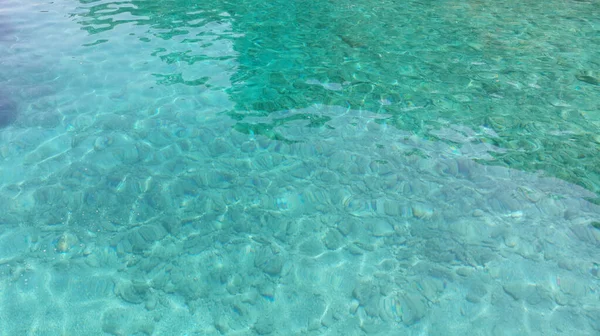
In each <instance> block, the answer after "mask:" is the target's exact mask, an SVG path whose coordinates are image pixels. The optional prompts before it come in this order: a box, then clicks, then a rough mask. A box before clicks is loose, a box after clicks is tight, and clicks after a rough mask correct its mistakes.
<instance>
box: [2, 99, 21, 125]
mask: <svg viewBox="0 0 600 336" xmlns="http://www.w3.org/2000/svg"><path fill="white" fill-rule="evenodd" d="M15 120H17V104H16V103H15V102H14V101H13V100H11V99H10V98H8V96H6V95H5V94H4V93H3V92H0V128H3V127H6V126H8V125H10V124H12V123H13V122H14V121H15Z"/></svg>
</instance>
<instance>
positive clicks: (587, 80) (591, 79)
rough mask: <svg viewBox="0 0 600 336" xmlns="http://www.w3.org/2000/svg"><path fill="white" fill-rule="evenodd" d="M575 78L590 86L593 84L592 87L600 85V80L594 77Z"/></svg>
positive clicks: (580, 75)
mask: <svg viewBox="0 0 600 336" xmlns="http://www.w3.org/2000/svg"><path fill="white" fill-rule="evenodd" d="M575 78H577V79H578V80H580V81H582V82H585V83H588V84H592V85H600V79H598V78H596V77H594V76H590V75H586V74H579V75H575Z"/></svg>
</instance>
